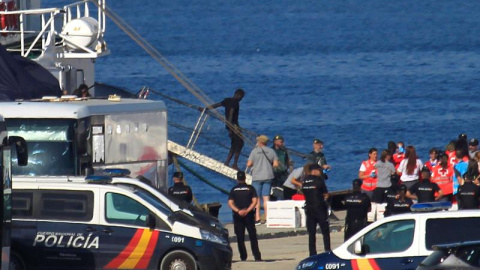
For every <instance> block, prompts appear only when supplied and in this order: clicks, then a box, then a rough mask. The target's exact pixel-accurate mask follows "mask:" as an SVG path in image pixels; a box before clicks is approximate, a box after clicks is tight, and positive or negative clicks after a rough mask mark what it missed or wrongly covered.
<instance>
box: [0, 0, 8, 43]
mask: <svg viewBox="0 0 480 270" xmlns="http://www.w3.org/2000/svg"><path fill="white" fill-rule="evenodd" d="M6 10H7V5H6V4H5V2H1V3H0V11H6ZM7 19H8V17H7V15H5V14H1V15H0V28H1V29H0V30H2V31H6V30H8V22H7ZM6 35H7V33H2V36H4V37H5V36H6Z"/></svg>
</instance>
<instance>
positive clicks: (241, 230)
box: [233, 211, 262, 261]
mask: <svg viewBox="0 0 480 270" xmlns="http://www.w3.org/2000/svg"><path fill="white" fill-rule="evenodd" d="M233 229H234V231H235V235H236V236H237V244H238V252H239V253H240V259H241V260H242V261H244V260H246V259H247V249H246V248H245V229H247V231H248V237H249V238H250V246H251V247H252V253H253V257H254V258H255V260H261V259H262V255H261V254H260V250H259V248H258V240H257V229H255V211H251V212H250V213H248V214H247V215H246V216H245V217H241V216H239V215H238V214H236V213H233Z"/></svg>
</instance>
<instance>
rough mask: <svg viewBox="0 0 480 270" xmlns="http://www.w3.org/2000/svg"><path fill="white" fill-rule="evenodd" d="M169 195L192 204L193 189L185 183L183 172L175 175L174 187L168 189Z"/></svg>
mask: <svg viewBox="0 0 480 270" xmlns="http://www.w3.org/2000/svg"><path fill="white" fill-rule="evenodd" d="M168 195H171V196H173V197H174V198H176V199H178V200H181V201H184V202H186V203H191V202H192V200H193V194H192V189H191V188H190V187H189V186H187V185H185V184H184V183H183V173H182V172H174V173H173V186H171V187H170V188H169V189H168Z"/></svg>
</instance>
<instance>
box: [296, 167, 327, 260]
mask: <svg viewBox="0 0 480 270" xmlns="http://www.w3.org/2000/svg"><path fill="white" fill-rule="evenodd" d="M309 170H310V174H309V175H308V176H306V177H305V179H304V180H303V184H302V191H303V194H304V195H305V214H306V217H307V231H308V249H309V251H310V256H313V255H315V254H317V247H316V233H317V224H318V225H320V229H321V231H322V235H323V245H324V249H325V251H330V250H331V248H330V227H329V224H328V206H327V203H326V202H325V200H326V199H328V190H327V186H326V185H325V180H324V179H323V175H322V168H321V167H320V165H318V164H316V163H315V164H312V165H310V168H309Z"/></svg>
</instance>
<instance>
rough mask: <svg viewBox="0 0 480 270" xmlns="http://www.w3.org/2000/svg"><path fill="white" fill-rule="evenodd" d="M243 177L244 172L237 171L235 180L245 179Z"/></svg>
mask: <svg viewBox="0 0 480 270" xmlns="http://www.w3.org/2000/svg"><path fill="white" fill-rule="evenodd" d="M245 178H246V176H245V172H242V171H238V172H237V180H239V181H243V180H245Z"/></svg>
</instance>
